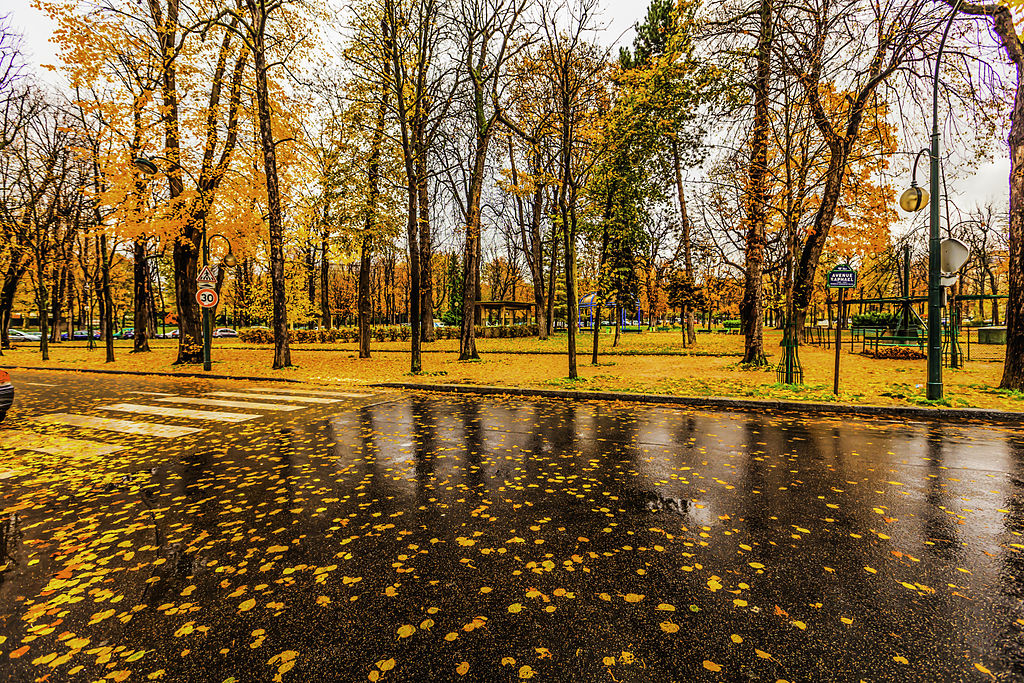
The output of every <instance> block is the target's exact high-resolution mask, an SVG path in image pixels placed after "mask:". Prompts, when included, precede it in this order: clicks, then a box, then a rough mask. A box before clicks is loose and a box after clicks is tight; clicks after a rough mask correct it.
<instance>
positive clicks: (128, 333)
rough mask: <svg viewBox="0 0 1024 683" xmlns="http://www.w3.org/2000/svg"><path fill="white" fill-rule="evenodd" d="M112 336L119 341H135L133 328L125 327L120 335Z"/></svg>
mask: <svg viewBox="0 0 1024 683" xmlns="http://www.w3.org/2000/svg"><path fill="white" fill-rule="evenodd" d="M114 336H115V337H117V338H119V339H135V328H134V327H126V328H124V329H123V330H121V333H120V334H115V335H114Z"/></svg>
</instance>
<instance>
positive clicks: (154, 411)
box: [100, 403, 260, 422]
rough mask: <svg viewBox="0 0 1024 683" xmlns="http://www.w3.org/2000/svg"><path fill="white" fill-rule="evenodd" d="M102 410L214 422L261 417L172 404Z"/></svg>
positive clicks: (113, 407)
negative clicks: (172, 405)
mask: <svg viewBox="0 0 1024 683" xmlns="http://www.w3.org/2000/svg"><path fill="white" fill-rule="evenodd" d="M100 408H101V409H102V410H119V411H121V412H125V413H138V414H140V415H159V416H161V417H182V418H187V419H193V420H211V421H213V422H245V421H246V420H252V419H253V418H257V417H260V416H259V415H252V414H247V413H219V412H213V411H211V410H190V409H188V408H171V407H170V406H147V405H142V404H139V403H115V404H114V405H109V406H100Z"/></svg>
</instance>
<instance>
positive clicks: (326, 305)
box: [320, 231, 334, 330]
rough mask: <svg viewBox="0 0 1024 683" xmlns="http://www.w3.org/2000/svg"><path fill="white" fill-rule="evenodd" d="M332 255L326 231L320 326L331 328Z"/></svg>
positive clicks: (322, 248)
mask: <svg viewBox="0 0 1024 683" xmlns="http://www.w3.org/2000/svg"><path fill="white" fill-rule="evenodd" d="M329 256H330V245H329V244H328V243H327V234H326V231H325V233H324V235H323V237H322V238H321V240H320V327H321V329H324V330H329V329H331V327H333V322H334V321H333V320H332V319H331V297H330V281H331V278H330V275H331V264H330V261H328V257H329Z"/></svg>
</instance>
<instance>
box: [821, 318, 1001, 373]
mask: <svg viewBox="0 0 1024 683" xmlns="http://www.w3.org/2000/svg"><path fill="white" fill-rule="evenodd" d="M979 337H980V334H979V330H978V328H976V327H964V328H961V329H960V333H959V335H957V339H956V344H957V346H956V353H957V356H958V357H959V359H960V360H961V361H962V362H968V361H977V362H989V363H994V362H1002V361H1003V359H1004V358H1005V356H1006V345H1005V344H988V343H984V344H983V343H981V342H980V340H979ZM952 341H953V340H952V339H951V338H950V335H949V334H948V333H946V334H944V335H943V340H942V357H943V360H944V362H945V363H946V364H949V362H950V350H951V342H952ZM804 343H805V344H808V345H810V346H820V347H822V348H826V349H830V348H833V345H834V344H835V343H836V330H835V328H834V327H817V326H808V327H805V328H804ZM840 345H841V347H849V350H850V353H864V354H867V355H873V356H875V357H879V356H886V355H887V354H886V351H885V350H886V349H913V350H915V351H917V352H919V353H920V354H922V355H924V354H927V352H928V337H927V334H926V333H922V334H920V335H896V334H892V332H891V331H890V330H888V329H880V328H870V327H867V328H865V327H855V328H852V329H843V330H842V331H841V332H840ZM888 355H889V357H898V358H910V357H911V356H910V355H909V354H902V355H901V354H895V353H890V354H888ZM915 357H916V356H915Z"/></svg>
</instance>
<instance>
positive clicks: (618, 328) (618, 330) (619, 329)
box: [612, 303, 640, 348]
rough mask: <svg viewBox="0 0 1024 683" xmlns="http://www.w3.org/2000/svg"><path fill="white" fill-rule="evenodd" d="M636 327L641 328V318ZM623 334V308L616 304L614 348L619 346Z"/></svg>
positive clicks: (637, 320)
mask: <svg viewBox="0 0 1024 683" xmlns="http://www.w3.org/2000/svg"><path fill="white" fill-rule="evenodd" d="M636 325H637V327H638V328H639V327H640V317H639V316H637V319H636ZM621 334H622V306H620V305H619V304H618V303H616V304H615V339H613V340H612V348H615V347H616V346H618V345H619V336H620V335H621Z"/></svg>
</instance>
